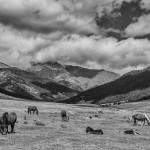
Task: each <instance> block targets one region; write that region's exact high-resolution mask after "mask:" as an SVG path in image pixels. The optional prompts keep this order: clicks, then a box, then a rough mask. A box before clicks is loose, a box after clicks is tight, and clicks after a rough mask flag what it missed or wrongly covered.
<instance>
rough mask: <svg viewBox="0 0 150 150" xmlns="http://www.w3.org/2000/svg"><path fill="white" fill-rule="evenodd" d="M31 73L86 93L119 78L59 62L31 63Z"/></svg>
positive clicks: (116, 75)
mask: <svg viewBox="0 0 150 150" xmlns="http://www.w3.org/2000/svg"><path fill="white" fill-rule="evenodd" d="M28 71H30V72H33V73H36V74H37V75H38V76H40V77H42V78H43V77H44V78H48V79H52V80H54V81H55V82H57V83H59V84H62V85H64V86H67V87H68V88H71V89H74V90H78V91H81V92H82V91H84V90H86V89H89V88H91V87H95V86H98V85H101V84H104V83H107V82H110V81H113V80H115V79H116V78H118V76H119V75H118V74H116V73H113V72H109V71H105V70H98V69H88V68H83V67H80V66H72V65H62V64H60V63H58V62H52V61H48V62H44V63H34V62H32V63H31V68H29V70H28Z"/></svg>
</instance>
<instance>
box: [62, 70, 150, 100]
mask: <svg viewBox="0 0 150 150" xmlns="http://www.w3.org/2000/svg"><path fill="white" fill-rule="evenodd" d="M149 98H150V68H146V69H144V70H138V71H131V72H129V73H127V74H125V75H123V76H122V77H120V78H118V79H117V80H115V81H112V82H110V83H107V84H104V85H101V86H98V87H96V88H92V89H90V90H87V91H85V92H82V93H80V94H79V95H77V96H75V97H73V98H71V99H67V100H65V101H64V102H66V103H78V102H80V101H82V100H83V99H84V100H85V101H87V102H91V103H106V102H112V101H124V100H128V101H129V102H131V101H140V100H145V99H149Z"/></svg>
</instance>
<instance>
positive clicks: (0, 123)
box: [0, 116, 6, 134]
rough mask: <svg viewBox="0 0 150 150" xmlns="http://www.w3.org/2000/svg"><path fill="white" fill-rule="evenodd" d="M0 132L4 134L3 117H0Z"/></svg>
mask: <svg viewBox="0 0 150 150" xmlns="http://www.w3.org/2000/svg"><path fill="white" fill-rule="evenodd" d="M0 132H1V134H4V133H5V134H6V125H5V124H4V120H3V117H2V116H1V117H0Z"/></svg>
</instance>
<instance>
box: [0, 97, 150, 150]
mask: <svg viewBox="0 0 150 150" xmlns="http://www.w3.org/2000/svg"><path fill="white" fill-rule="evenodd" d="M29 105H36V106H37V107H38V109H39V115H38V116H37V115H27V113H26V112H25V111H27V108H28V106H29ZM61 110H67V111H68V112H69V115H70V120H69V122H62V119H61V117H60V112H61ZM99 110H102V111H103V112H104V114H100V116H99V117H98V118H97V117H92V119H90V118H89V116H90V115H91V116H92V115H93V114H94V112H98V111H99ZM5 111H9V112H11V111H15V112H16V113H17V116H18V123H16V126H15V133H12V134H7V135H1V134H0V150H150V126H148V125H145V126H144V127H143V128H141V126H140V125H138V126H133V123H131V122H129V121H128V116H129V115H131V114H132V113H133V111H134V112H144V113H147V114H148V116H150V102H138V103H129V104H122V105H119V106H117V107H113V108H97V107H94V106H92V107H89V106H88V107H86V106H84V107H83V106H82V105H65V104H56V103H46V102H33V101H32V102H31V101H14V100H0V114H2V113H3V112H5ZM25 114H26V123H25V120H24V118H25V117H24V116H25ZM34 120H37V121H39V122H42V123H43V125H42V126H40V125H37V124H35V121H34ZM87 126H90V127H92V128H94V129H102V130H103V132H104V134H103V135H94V134H86V132H85V131H86V127H87ZM126 129H134V130H137V131H138V132H139V133H140V135H126V134H124V131H125V130H126Z"/></svg>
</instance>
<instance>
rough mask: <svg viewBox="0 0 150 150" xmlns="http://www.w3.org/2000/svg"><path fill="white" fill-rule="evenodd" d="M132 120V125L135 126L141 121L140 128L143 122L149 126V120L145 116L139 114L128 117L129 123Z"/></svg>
mask: <svg viewBox="0 0 150 150" xmlns="http://www.w3.org/2000/svg"><path fill="white" fill-rule="evenodd" d="M132 120H133V122H134V125H136V124H137V122H138V121H141V122H143V125H142V126H144V125H145V122H147V124H148V125H149V126H150V119H149V118H148V116H147V115H146V114H139V113H137V114H134V115H132V116H131V117H130V121H132Z"/></svg>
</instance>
